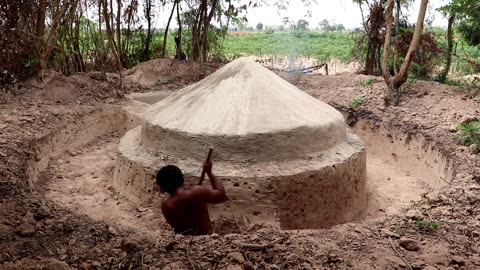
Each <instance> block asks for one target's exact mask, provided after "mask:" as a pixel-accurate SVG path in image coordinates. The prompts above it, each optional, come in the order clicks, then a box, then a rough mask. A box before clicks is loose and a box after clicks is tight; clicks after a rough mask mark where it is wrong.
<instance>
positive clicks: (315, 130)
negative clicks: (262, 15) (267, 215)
mask: <svg viewBox="0 0 480 270" xmlns="http://www.w3.org/2000/svg"><path fill="white" fill-rule="evenodd" d="M209 147H213V148H214V149H215V152H214V156H213V159H214V163H215V164H214V172H215V173H216V174H217V175H218V176H219V177H220V179H222V180H223V181H225V182H226V183H227V184H226V185H227V193H228V194H229V196H230V199H231V200H230V201H233V202H231V203H235V204H236V205H237V206H238V205H241V204H245V205H247V204H250V205H258V206H259V207H260V206H261V205H265V204H271V205H273V208H274V209H275V212H274V213H272V215H273V214H274V215H276V217H277V218H278V220H279V221H280V226H281V228H283V229H306V228H329V227H331V226H333V225H336V224H340V223H345V222H349V221H353V220H355V219H357V218H359V217H360V216H361V215H362V214H363V212H364V210H365V208H366V204H367V194H366V193H367V192H366V153H365V146H364V144H363V143H362V142H361V141H360V139H359V138H358V137H357V136H355V135H353V134H350V133H348V132H347V129H346V126H345V121H344V118H343V116H342V114H341V113H340V112H338V111H337V110H335V109H334V108H332V107H331V106H329V105H327V104H325V103H323V102H321V101H319V100H318V99H316V98H314V97H312V96H310V95H308V94H306V93H305V92H303V91H301V90H299V89H298V88H296V87H295V86H293V85H291V84H290V83H288V82H287V81H285V80H283V79H282V78H280V77H279V76H277V75H276V74H275V73H273V72H271V71H269V70H268V69H266V68H264V67H263V66H261V65H260V64H258V63H255V62H253V61H252V60H250V59H248V58H241V59H238V60H235V61H233V62H231V63H229V64H228V65H225V66H224V67H222V68H221V69H219V70H218V71H217V72H215V73H213V74H212V75H210V76H208V77H206V78H205V79H203V80H202V81H200V82H198V83H196V84H193V85H191V86H188V87H186V88H184V89H182V90H180V91H178V92H176V93H175V94H172V95H171V96H169V97H167V98H165V99H163V100H161V101H159V102H158V103H155V104H154V105H152V106H151V107H150V108H149V109H148V110H147V111H146V113H145V114H144V117H143V120H142V124H141V125H140V126H138V127H136V128H134V129H132V130H130V131H129V132H128V133H127V134H126V135H125V136H124V137H123V138H122V140H121V142H120V146H119V151H120V155H119V158H118V161H117V165H116V169H115V173H114V188H115V189H116V191H117V192H119V193H120V194H121V195H124V196H126V197H128V198H129V199H131V200H132V201H134V202H137V203H142V202H145V201H148V200H149V198H151V197H152V195H153V189H154V186H155V177H154V176H155V173H156V171H157V170H158V169H159V168H160V167H162V166H164V165H167V164H175V165H177V166H179V167H180V168H181V169H182V170H183V172H184V174H185V176H186V180H187V182H190V183H194V182H196V181H198V177H199V175H200V171H201V164H202V162H203V160H204V159H205V157H206V154H207V152H208V148H209ZM233 182H235V183H244V184H254V185H255V187H256V188H254V189H252V191H251V193H252V194H251V196H250V197H251V198H252V199H251V201H250V202H249V201H247V200H246V199H242V200H237V201H235V200H236V199H235V198H236V197H237V196H236V194H235V192H236V191H235V188H232V185H228V183H230V184H231V183H233ZM237 185H238V184H237ZM254 193H262V194H266V195H265V196H263V197H258V196H254V195H255V194H254ZM247 195H248V194H247ZM248 197H249V196H243V198H248Z"/></svg>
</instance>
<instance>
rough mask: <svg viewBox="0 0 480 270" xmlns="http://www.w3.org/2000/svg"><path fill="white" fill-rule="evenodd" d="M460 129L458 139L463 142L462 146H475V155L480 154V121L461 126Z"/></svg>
mask: <svg viewBox="0 0 480 270" xmlns="http://www.w3.org/2000/svg"><path fill="white" fill-rule="evenodd" d="M458 129H459V133H457V134H456V137H457V138H459V139H460V140H461V141H462V144H463V145H465V146H472V145H473V149H474V153H477V154H478V153H480V121H473V122H470V123H465V124H461V125H460V126H459V127H458Z"/></svg>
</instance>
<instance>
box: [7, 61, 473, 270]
mask: <svg viewBox="0 0 480 270" xmlns="http://www.w3.org/2000/svg"><path fill="white" fill-rule="evenodd" d="M218 67H219V65H218V64H207V65H206V66H205V67H201V66H199V65H198V64H192V63H186V62H174V61H172V60H154V61H150V62H147V63H143V64H141V65H139V66H137V67H135V68H133V69H131V70H127V71H125V72H124V75H125V76H126V78H125V79H124V85H123V87H122V89H121V90H120V89H119V87H118V76H116V75H114V74H109V75H108V78H107V81H106V82H104V81H100V80H99V79H98V78H99V74H97V73H87V74H79V75H74V76H70V77H63V76H61V75H60V74H57V73H55V72H51V73H49V75H48V77H47V78H46V80H45V83H44V84H42V85H38V84H37V83H25V84H24V85H20V86H19V87H18V89H8V90H4V91H1V92H0V112H1V114H0V269H149V270H155V269H165V270H169V269H171V270H173V269H272V270H274V269H275V270H276V269H425V270H434V269H480V241H479V240H480V186H479V183H480V155H474V154H473V153H471V151H470V150H469V149H468V148H467V147H464V146H461V145H460V144H459V142H458V139H456V138H455V136H454V135H455V133H456V132H457V129H456V128H457V126H458V125H459V124H461V123H463V122H468V121H472V120H474V119H478V118H479V117H480V93H479V91H478V90H476V89H465V88H456V87H449V86H445V85H441V84H438V83H434V82H427V81H412V82H408V83H407V84H406V86H405V88H404V94H403V97H402V102H401V105H400V106H398V107H393V106H389V107H385V106H384V104H383V103H384V102H383V98H382V96H383V93H384V91H385V84H384V83H383V80H382V79H381V78H378V77H372V76H364V75H357V74H353V73H341V74H336V75H333V76H324V75H321V74H293V73H285V72H278V74H279V75H280V76H281V77H283V78H285V79H286V80H288V81H289V82H291V83H292V84H294V85H296V86H297V87H299V88H300V89H302V90H304V91H305V92H307V93H309V94H311V95H313V96H314V97H317V98H319V99H321V100H323V101H325V102H327V103H329V104H330V105H332V106H333V107H335V108H336V109H338V110H340V111H341V112H343V113H344V115H345V117H346V120H347V123H348V124H349V126H350V128H351V130H352V131H353V132H354V133H356V134H358V135H359V136H360V137H361V138H362V139H363V140H364V141H365V143H366V145H367V155H368V156H367V174H368V190H369V206H368V209H366V213H365V216H364V217H363V218H362V219H361V220H358V221H356V222H353V223H349V224H342V225H338V226H335V227H333V228H331V229H328V230H315V229H311V230H281V229H280V225H279V223H278V219H277V217H276V213H275V207H273V206H271V205H253V204H252V205H245V204H241V202H243V201H245V202H246V201H250V202H251V201H253V200H252V198H244V197H242V196H241V194H243V193H242V190H247V189H256V188H257V187H255V185H252V184H251V183H228V184H227V185H226V187H227V192H228V190H232V191H233V190H235V194H239V195H238V197H237V198H234V200H232V201H233V202H229V203H227V204H225V205H222V206H217V207H214V208H212V218H213V221H214V227H215V232H216V233H215V234H213V235H209V236H199V237H183V236H180V235H174V234H173V233H172V232H171V229H170V227H169V226H168V224H166V222H165V221H164V219H163V217H162V215H161V213H160V212H159V209H158V205H159V203H160V200H161V196H160V195H158V196H155V197H154V198H153V199H152V200H151V201H150V202H148V203H145V204H143V205H135V204H133V203H131V202H129V201H128V200H126V199H125V198H122V197H120V196H119V195H118V194H116V192H115V190H114V189H113V188H112V186H111V182H112V177H113V170H114V167H115V160H116V157H117V145H118V142H119V140H120V138H121V137H122V136H123V134H124V133H125V132H126V131H127V130H128V129H130V128H132V127H133V126H134V125H135V123H136V120H138V119H135V117H134V116H132V115H130V114H128V113H127V112H126V111H125V110H124V107H125V106H127V105H130V104H131V102H132V101H131V100H129V98H128V95H129V94H131V93H135V94H136V95H137V99H138V100H140V101H142V98H144V99H145V100H149V101H152V98H153V99H155V98H156V99H160V98H162V97H164V96H167V95H168V94H170V93H172V92H174V91H176V90H178V89H180V88H182V87H183V86H185V85H188V84H191V83H194V82H196V81H198V80H200V79H202V78H203V77H205V76H207V75H209V74H210V73H212V72H214V71H215V70H216V69H217V68H218ZM33 85H35V86H33ZM138 93H141V95H140V96H141V97H139V96H138ZM360 97H363V98H360ZM353 100H362V101H361V102H360V104H359V106H358V107H356V108H355V109H353V108H351V103H352V101H353ZM246 193H247V192H245V194H246ZM255 194H256V195H255V196H258V198H260V197H262V196H268V194H265V193H263V191H262V190H258V191H257V190H255Z"/></svg>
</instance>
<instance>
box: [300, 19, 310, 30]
mask: <svg viewBox="0 0 480 270" xmlns="http://www.w3.org/2000/svg"><path fill="white" fill-rule="evenodd" d="M308 24H309V23H308V22H307V21H306V20H304V19H300V20H298V22H297V30H304V31H305V30H307V29H308Z"/></svg>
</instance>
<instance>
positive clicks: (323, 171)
mask: <svg viewBox="0 0 480 270" xmlns="http://www.w3.org/2000/svg"><path fill="white" fill-rule="evenodd" d="M150 95H151V96H152V97H153V99H158V100H161V99H163V97H164V96H165V94H162V93H160V94H159V95H157V96H156V95H155V94H150ZM142 101H143V102H145V103H141V102H138V101H133V100H132V102H131V103H130V104H128V105H127V106H124V107H123V108H121V107H116V106H110V107H105V108H102V109H99V110H96V111H92V113H90V114H88V115H86V116H84V117H82V118H81V119H78V121H75V123H70V124H67V125H66V126H65V127H64V128H62V129H59V130H58V131H56V132H54V133H52V134H50V135H49V136H46V137H44V138H42V139H41V140H39V141H38V142H37V144H36V145H35V148H34V154H33V156H32V159H31V160H30V161H29V162H28V174H29V177H30V180H31V182H32V185H33V186H34V187H35V188H36V189H38V190H40V191H41V192H44V193H45V196H46V197H47V198H48V199H51V200H53V201H55V202H57V203H58V204H60V205H62V206H65V207H67V208H69V209H71V210H72V211H77V212H80V213H83V214H87V215H88V216H90V217H91V218H93V219H95V220H99V221H105V222H107V223H109V224H114V225H115V226H119V227H121V226H123V227H125V228H129V229H133V230H140V231H146V232H148V231H155V230H158V229H159V228H160V229H164V230H169V227H168V225H166V223H165V220H164V219H163V217H162V215H161V213H160V211H159V205H160V203H161V200H162V198H163V196H162V195H160V194H159V193H155V192H153V190H152V188H153V186H152V185H150V186H144V187H142V189H138V188H134V189H132V190H133V191H134V192H131V193H129V192H127V190H125V191H124V192H122V190H121V189H119V188H118V187H117V188H115V186H116V184H115V181H117V180H114V174H118V173H119V172H121V171H120V170H119V168H124V169H125V168H137V170H138V171H137V172H138V173H137V172H136V171H135V170H131V169H128V171H129V172H130V173H131V174H127V175H132V177H133V178H135V177H139V175H140V177H145V179H151V180H153V174H154V173H155V170H156V169H158V168H159V167H160V166H161V165H162V164H164V163H162V162H160V163H155V162H152V165H151V171H148V170H145V166H144V164H140V165H139V164H135V163H133V162H132V161H125V160H124V161H122V159H124V155H121V154H120V155H119V154H117V153H118V149H119V148H120V150H121V148H122V144H124V143H125V140H126V139H127V140H126V141H127V142H128V138H129V136H130V137H133V138H137V139H138V138H141V136H140V135H139V134H138V133H140V132H141V127H138V126H139V125H141V124H142V123H143V121H144V120H143V117H142V115H143V112H144V111H145V110H147V109H148V108H150V107H151V105H149V104H148V103H153V102H149V101H151V100H149V99H148V98H146V99H144V100H142ZM135 127H136V128H135ZM351 133H355V134H357V135H359V137H361V139H362V140H361V141H363V142H364V144H363V143H361V141H360V140H358V139H356V137H355V136H353V135H349V134H351ZM346 138H351V139H350V142H348V139H347V143H350V144H351V145H353V146H352V148H351V152H347V153H344V154H343V156H344V157H346V156H348V157H350V158H345V159H343V160H342V162H330V163H328V161H325V160H322V159H315V158H319V156H315V155H313V154H312V155H311V158H309V159H303V160H302V159H300V160H299V159H298V158H297V159H296V160H293V161H292V160H289V164H290V165H288V166H287V167H285V166H283V165H285V163H279V160H278V159H277V160H274V161H270V162H268V161H267V162H266V161H264V160H262V161H251V160H249V161H248V162H233V164H232V163H229V162H227V161H228V158H225V157H222V156H221V155H217V156H215V157H214V159H215V160H216V163H215V168H216V172H217V174H218V175H219V176H220V177H221V178H222V180H223V181H224V183H225V186H226V189H227V192H228V194H229V196H230V200H229V201H228V202H227V203H225V204H221V205H215V206H212V207H211V216H212V221H213V223H214V228H215V230H216V232H218V233H244V232H248V231H249V230H248V229H246V228H250V229H251V228H259V227H265V226H267V227H274V228H279V229H305V228H329V227H331V226H334V225H336V224H339V223H345V222H362V221H365V220H371V219H375V218H383V217H386V216H388V215H391V214H396V213H398V212H399V210H400V209H401V208H402V207H405V206H407V205H408V204H409V203H411V201H415V200H418V199H420V197H421V195H422V194H423V193H425V192H428V191H431V190H433V189H436V188H439V187H441V186H444V185H447V184H448V182H449V181H451V180H452V179H453V177H454V173H455V170H454V166H453V164H452V163H451V162H450V161H449V160H448V159H447V158H446V157H445V156H444V155H443V154H442V153H441V152H440V151H438V150H437V149H436V148H435V146H434V144H432V142H430V141H427V140H425V139H424V138H423V137H422V136H421V135H420V134H416V135H408V134H406V133H404V132H403V131H402V130H400V129H397V127H394V126H389V125H387V124H380V123H378V122H375V121H371V120H370V121H369V120H361V119H360V120H359V121H358V123H357V124H356V126H355V127H353V128H352V130H351V131H346ZM357 143H358V145H357V146H355V145H356V144H357ZM365 145H366V148H367V149H368V151H367V152H365V151H364V146H365ZM355 147H357V148H355ZM332 149H333V150H332ZM329 150H332V153H333V152H335V155H338V152H337V150H336V148H335V147H332V148H331V149H329ZM278 151H282V149H279V150H278ZM205 153H206V151H204V149H200V150H199V157H198V158H197V159H195V158H193V159H192V160H187V159H173V158H172V157H169V156H156V158H159V159H160V160H162V161H163V162H165V163H166V161H165V160H164V159H167V161H168V163H170V162H172V163H176V164H179V165H180V167H182V169H184V170H185V173H186V174H187V176H188V177H187V180H189V181H188V182H189V184H193V183H195V182H196V180H197V179H198V175H199V174H200V170H201V166H200V164H201V160H202V159H203V158H204V157H203V156H204V154H205ZM153 155H154V156H155V153H153ZM143 158H146V156H143ZM169 158H170V159H169ZM282 159H284V157H282V158H281V159H280V161H282ZM225 160H227V161H225ZM156 161H158V159H156ZM122 162H123V163H124V164H123V165H121V164H122ZM128 162H131V163H128ZM365 162H366V169H365V167H364V166H363V167H362V166H357V165H358V164H360V165H361V164H365ZM222 163H223V164H222ZM235 163H237V164H238V163H239V164H238V165H236V164H235ZM119 164H120V165H119ZM278 164H281V165H282V166H279V165H278ZM232 172H233V173H232ZM338 172H341V173H339V174H338V175H339V177H340V176H341V177H340V178H335V177H332V174H335V173H338ZM349 173H350V174H352V175H353V177H358V175H362V174H364V175H365V181H366V182H365V186H364V191H363V193H361V194H363V195H364V197H362V202H363V200H365V203H364V204H363V205H362V204H358V205H354V204H353V203H351V201H349V199H350V200H351V198H345V197H347V195H344V196H345V197H341V196H342V195H343V194H342V193H349V192H350V194H352V192H357V193H356V194H360V193H358V190H348V187H352V186H353V185H352V183H348V181H349V179H351V178H352V177H349V175H348V174H349ZM227 174H229V175H227ZM273 174H275V175H276V176H272V175H273ZM345 174H346V175H347V177H344V175H345ZM319 175H320V176H322V177H327V178H328V179H331V180H332V181H331V182H327V183H326V184H324V185H319V182H321V181H318V176H319ZM342 180H343V181H344V182H342ZM145 183H147V182H146V181H145ZM328 183H330V185H327V184H328ZM331 183H335V185H333V184H331ZM341 185H344V186H343V189H342V188H341V187H342V186H341ZM133 187H135V186H133ZM345 187H347V189H345ZM140 191H142V192H143V193H139V192H140ZM135 192H138V194H140V197H139V198H138V196H137V198H136V195H134V194H135ZM142 194H143V196H142ZM344 201H346V202H347V203H342V202H344ZM349 202H350V203H349ZM318 204H322V205H324V206H325V209H323V208H322V209H319V207H318ZM315 205H316V206H315Z"/></svg>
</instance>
